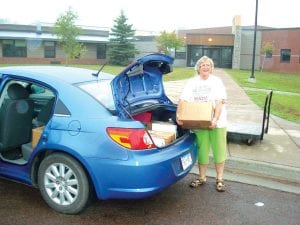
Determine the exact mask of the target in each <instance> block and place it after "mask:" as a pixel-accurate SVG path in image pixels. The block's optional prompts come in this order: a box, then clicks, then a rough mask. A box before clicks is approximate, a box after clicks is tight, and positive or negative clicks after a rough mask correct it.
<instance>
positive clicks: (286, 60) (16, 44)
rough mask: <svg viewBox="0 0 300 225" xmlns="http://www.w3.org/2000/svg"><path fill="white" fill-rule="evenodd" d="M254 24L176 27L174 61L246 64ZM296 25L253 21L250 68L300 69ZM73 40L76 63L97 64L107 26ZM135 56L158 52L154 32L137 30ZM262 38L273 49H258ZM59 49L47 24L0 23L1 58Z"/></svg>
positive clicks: (42, 57) (39, 59) (14, 59)
mask: <svg viewBox="0 0 300 225" xmlns="http://www.w3.org/2000/svg"><path fill="white" fill-rule="evenodd" d="M253 34H254V28H253V27H251V26H250V27H249V26H241V18H240V17H239V16H235V17H234V19H233V23H232V26H227V27H216V28H203V29H189V30H178V36H180V37H182V38H184V40H185V46H184V47H183V48H181V49H177V50H176V52H173V55H172V56H174V57H175V62H174V64H175V66H194V64H195V62H196V61H197V60H198V59H199V58H200V57H201V56H202V55H207V56H209V57H211V58H212V59H213V60H214V62H215V66H216V67H220V68H234V69H251V66H252V53H253V38H254V35H253ZM299 40H300V28H280V29H277V28H270V27H262V26H258V27H257V34H256V54H255V69H256V70H259V69H261V68H262V67H263V69H264V70H265V71H278V72H291V73H300V41H299ZM78 41H79V42H82V43H84V44H85V46H86V48H87V52H86V54H84V55H83V56H81V57H79V58H78V59H75V60H73V61H72V62H71V63H74V64H76V63H78V64H102V63H103V62H104V61H105V60H106V57H107V56H106V50H107V43H108V41H109V31H108V30H101V29H99V28H95V27H93V28H83V33H82V35H80V36H79V37H78ZM134 43H135V47H136V49H137V50H138V52H139V53H138V54H137V55H136V57H140V56H143V55H146V54H149V53H152V52H157V51H158V48H157V45H158V44H157V43H156V41H155V36H154V35H143V36H136V40H135V42H134ZM265 43H269V44H271V45H272V51H271V52H268V54H267V55H266V54H265V53H264V52H262V49H263V46H264V44H265ZM64 60H65V59H64V53H63V51H62V49H61V47H59V46H58V44H57V37H56V36H55V35H53V33H52V32H51V26H39V25H37V26H35V25H16V24H0V63H20V64H24V63H63V62H64Z"/></svg>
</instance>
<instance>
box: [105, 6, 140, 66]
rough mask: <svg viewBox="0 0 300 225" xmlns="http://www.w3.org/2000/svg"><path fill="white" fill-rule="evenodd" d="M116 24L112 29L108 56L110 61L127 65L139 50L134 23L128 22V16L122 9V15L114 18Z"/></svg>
mask: <svg viewBox="0 0 300 225" xmlns="http://www.w3.org/2000/svg"><path fill="white" fill-rule="evenodd" d="M114 22H115V24H114V26H113V27H112V29H111V33H110V39H109V44H108V46H109V48H108V52H107V54H108V56H109V62H110V63H111V64H115V65H122V66H124V65H127V64H128V63H129V62H130V61H131V59H132V58H134V55H135V54H136V53H137V50H136V49H135V46H134V43H133V41H134V35H135V30H133V29H132V25H130V24H127V17H126V16H125V15H124V12H123V11H121V14H120V16H119V17H118V18H117V19H115V20H114Z"/></svg>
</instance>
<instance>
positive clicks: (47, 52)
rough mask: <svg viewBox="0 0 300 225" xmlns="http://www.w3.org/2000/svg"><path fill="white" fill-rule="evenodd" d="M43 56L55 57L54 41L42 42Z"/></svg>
mask: <svg viewBox="0 0 300 225" xmlns="http://www.w3.org/2000/svg"><path fill="white" fill-rule="evenodd" d="M44 56H45V58H55V57H56V54H55V42H53V41H45V42H44Z"/></svg>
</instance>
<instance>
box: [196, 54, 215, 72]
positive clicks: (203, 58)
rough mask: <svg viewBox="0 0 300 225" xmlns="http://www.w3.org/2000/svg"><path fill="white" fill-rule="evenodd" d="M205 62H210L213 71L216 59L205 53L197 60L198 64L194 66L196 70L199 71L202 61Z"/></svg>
mask: <svg viewBox="0 0 300 225" xmlns="http://www.w3.org/2000/svg"><path fill="white" fill-rule="evenodd" d="M204 62H209V64H210V67H211V73H212V71H213V70H214V61H213V60H212V59H211V58H209V57H207V56H206V55H204V56H202V57H201V58H200V59H198V61H197V62H196V65H195V67H194V68H195V71H196V72H197V73H198V70H199V67H200V65H201V63H204Z"/></svg>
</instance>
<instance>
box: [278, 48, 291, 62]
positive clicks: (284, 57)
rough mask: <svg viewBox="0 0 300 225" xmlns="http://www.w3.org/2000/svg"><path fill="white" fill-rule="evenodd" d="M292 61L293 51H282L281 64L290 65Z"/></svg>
mask: <svg viewBox="0 0 300 225" xmlns="http://www.w3.org/2000/svg"><path fill="white" fill-rule="evenodd" d="M290 60H291V49H281V50H280V62H282V63H289V62H290Z"/></svg>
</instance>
